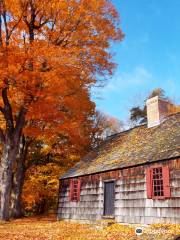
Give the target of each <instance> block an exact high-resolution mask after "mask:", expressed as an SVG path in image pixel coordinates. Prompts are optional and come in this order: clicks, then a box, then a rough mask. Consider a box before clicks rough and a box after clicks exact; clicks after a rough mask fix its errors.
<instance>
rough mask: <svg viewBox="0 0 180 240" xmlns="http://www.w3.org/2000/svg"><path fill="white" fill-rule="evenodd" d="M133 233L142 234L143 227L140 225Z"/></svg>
mask: <svg viewBox="0 0 180 240" xmlns="http://www.w3.org/2000/svg"><path fill="white" fill-rule="evenodd" d="M135 233H136V235H142V234H143V229H142V228H141V227H137V228H136V229H135Z"/></svg>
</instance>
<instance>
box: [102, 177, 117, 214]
mask: <svg viewBox="0 0 180 240" xmlns="http://www.w3.org/2000/svg"><path fill="white" fill-rule="evenodd" d="M114 195H115V191H114V181H111V182H105V183H104V215H105V216H107V215H114Z"/></svg>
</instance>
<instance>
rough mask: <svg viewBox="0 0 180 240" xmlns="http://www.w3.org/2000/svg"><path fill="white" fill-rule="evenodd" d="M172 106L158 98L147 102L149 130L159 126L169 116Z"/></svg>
mask: <svg viewBox="0 0 180 240" xmlns="http://www.w3.org/2000/svg"><path fill="white" fill-rule="evenodd" d="M171 105H172V104H171V103H169V102H168V101H166V100H163V99H160V98H159V97H158V96H156V97H153V98H150V99H148V100H147V101H146V106H147V123H148V128H150V127H155V126H157V125H159V124H160V123H161V122H162V121H163V119H164V118H165V117H166V116H168V114H169V109H170V106H171Z"/></svg>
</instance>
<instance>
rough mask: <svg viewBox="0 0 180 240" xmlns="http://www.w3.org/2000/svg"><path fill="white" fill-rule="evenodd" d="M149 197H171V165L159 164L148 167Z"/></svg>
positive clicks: (147, 183)
mask: <svg viewBox="0 0 180 240" xmlns="http://www.w3.org/2000/svg"><path fill="white" fill-rule="evenodd" d="M146 189H147V198H152V199H165V198H170V197H171V192H170V186H169V167H168V166H162V165H158V166H155V167H149V168H147V169H146Z"/></svg>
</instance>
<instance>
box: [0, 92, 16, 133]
mask: <svg viewBox="0 0 180 240" xmlns="http://www.w3.org/2000/svg"><path fill="white" fill-rule="evenodd" d="M7 90H8V88H7V87H5V88H3V89H2V98H3V103H4V108H0V110H1V112H2V113H3V114H4V117H5V120H6V124H7V128H8V130H9V133H12V131H13V130H14V122H13V114H12V108H11V104H10V102H9V99H8V96H7Z"/></svg>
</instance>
